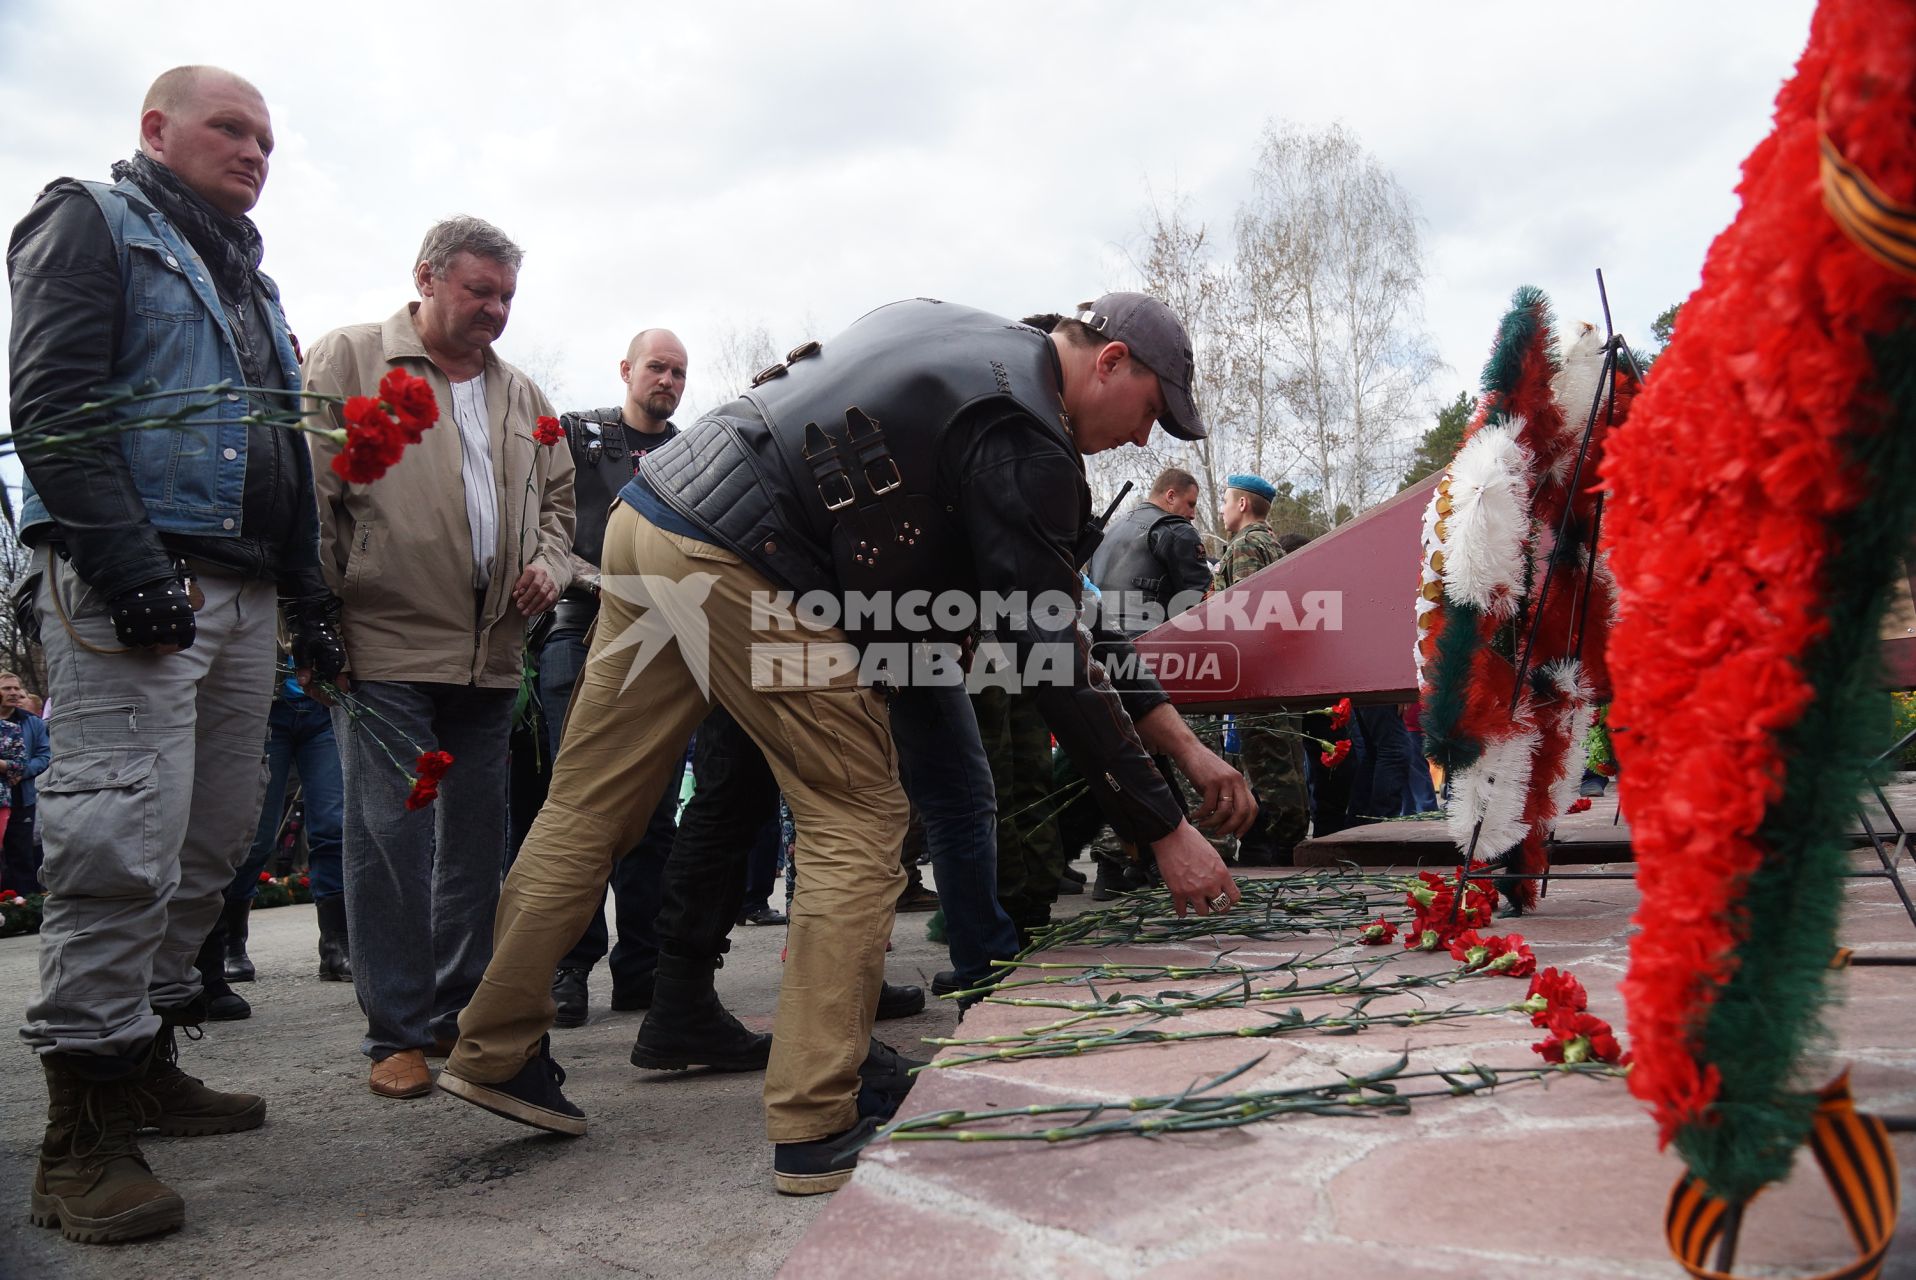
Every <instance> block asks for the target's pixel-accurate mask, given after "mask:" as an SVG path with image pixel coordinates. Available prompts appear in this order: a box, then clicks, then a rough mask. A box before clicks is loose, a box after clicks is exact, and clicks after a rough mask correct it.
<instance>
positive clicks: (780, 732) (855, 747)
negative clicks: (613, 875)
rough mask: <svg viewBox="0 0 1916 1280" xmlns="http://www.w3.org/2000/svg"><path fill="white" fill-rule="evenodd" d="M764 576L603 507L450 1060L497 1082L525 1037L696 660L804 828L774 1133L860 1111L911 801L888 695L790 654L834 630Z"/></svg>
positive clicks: (532, 1040)
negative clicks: (549, 724) (515, 842)
mask: <svg viewBox="0 0 1916 1280" xmlns="http://www.w3.org/2000/svg"><path fill="white" fill-rule="evenodd" d="M775 590H776V589H775V588H774V587H773V586H772V584H771V583H770V582H768V581H767V580H766V579H765V578H764V577H763V576H761V575H760V574H759V573H758V572H757V571H756V570H753V569H751V568H750V567H748V566H746V565H745V564H744V563H743V562H742V561H741V560H740V559H739V558H738V557H737V556H736V555H734V554H732V553H731V552H730V551H727V550H725V549H723V548H721V547H717V546H714V545H712V544H710V543H705V542H700V541H697V540H696V539H692V538H687V537H684V536H682V535H679V534H676V533H671V532H667V531H665V530H662V529H659V528H658V527H657V526H655V525H653V524H652V523H650V522H649V521H647V520H646V519H645V518H644V517H643V516H641V515H639V514H638V512H636V511H634V510H632V509H631V508H630V507H628V506H625V505H623V504H621V505H619V506H618V507H616V508H615V509H614V510H613V512H612V517H611V520H610V522H609V523H608V525H607V528H606V537H605V554H604V579H603V588H602V593H601V598H600V611H599V619H598V622H597V624H596V629H595V631H594V633H593V636H592V645H591V650H590V653H589V655H588V656H587V658H586V665H585V670H584V671H583V672H582V673H581V674H580V676H579V682H578V685H577V687H576V688H575V690H574V692H573V696H572V704H571V709H570V711H569V712H568V713H567V718H566V727H565V738H564V741H563V743H562V744H561V746H560V749H559V757H558V759H557V761H555V762H554V764H553V770H552V785H551V788H550V790H549V791H548V793H547V797H546V803H545V807H544V808H542V809H541V810H540V811H539V816H538V818H537V820H536V821H534V823H533V824H532V830H531V832H530V833H529V834H528V835H527V836H526V841H525V844H524V846H523V847H522V848H521V849H520V851H519V857H518V860H517V861H516V862H514V863H513V866H512V871H511V874H510V875H508V876H507V877H506V883H505V888H504V891H503V892H502V893H501V895H500V899H499V914H498V919H497V921H496V923H495V925H494V929H493V953H492V963H491V965H490V966H489V967H488V968H487V970H486V976H485V978H484V979H483V980H482V981H481V982H480V984H479V990H478V992H477V993H476V994H475V995H474V996H473V999H472V1003H471V1004H469V1005H467V1006H466V1011H465V1013H463V1014H462V1015H460V1018H459V1032H460V1039H459V1044H458V1047H457V1048H456V1049H455V1050H454V1051H453V1054H452V1057H451V1058H450V1059H449V1060H448V1062H447V1063H446V1069H447V1070H448V1071H450V1072H452V1073H453V1074H454V1075H456V1076H459V1077H461V1078H463V1079H467V1080H472V1081H475V1082H480V1083H497V1082H499V1081H503V1080H507V1079H510V1078H511V1077H512V1076H513V1075H515V1074H516V1073H517V1072H518V1071H519V1069H520V1068H521V1067H522V1066H523V1065H524V1063H525V1061H526V1059H527V1058H529V1057H530V1056H531V1055H532V1054H533V1053H534V1052H536V1051H537V1048H538V1043H539V1037H540V1036H542V1035H543V1034H545V1032H546V1030H547V1029H548V1028H549V1027H550V1026H551V1025H552V1018H553V1013H554V1006H553V1003H552V975H553V972H554V970H555V968H556V966H557V965H558V962H559V959H560V957H562V956H564V955H565V954H566V952H567V951H569V950H570V949H571V948H572V945H573V943H575V942H577V941H578V938H579V934H580V932H581V931H582V930H583V929H584V928H585V925H586V922H587V921H588V920H589V919H590V918H591V916H592V913H593V912H595V911H599V910H601V909H602V902H603V898H604V891H605V882H606V877H607V875H608V874H609V873H610V872H611V869H612V864H613V861H614V859H615V858H616V857H618V856H619V855H621V854H622V853H624V851H626V850H628V849H630V848H632V846H633V845H634V844H636V843H637V842H638V838H639V834H640V832H641V831H643V830H644V828H645V824H646V822H647V820H648V819H649V818H650V817H651V815H652V810H653V808H654V806H656V805H657V804H658V802H659V797H660V795H661V793H662V791H663V789H664V786H665V782H666V779H667V778H668V777H669V776H670V775H672V774H673V773H674V772H675V771H676V766H677V763H678V760H679V758H680V756H681V755H682V754H683V753H684V751H685V744H686V742H687V740H688V739H689V738H690V737H691V735H692V731H693V729H694V728H696V727H697V725H698V722H699V721H700V720H701V719H703V718H704V716H705V713H706V708H707V706H708V697H707V694H706V693H704V692H701V690H700V687H699V678H698V677H699V675H700V674H703V675H704V676H705V677H706V678H707V679H708V680H709V689H710V697H711V698H712V699H716V700H717V701H718V702H719V703H721V704H722V705H723V706H724V707H725V709H726V710H727V711H729V712H731V713H732V716H733V717H734V718H735V719H736V720H737V721H738V722H739V724H740V725H741V726H743V727H744V729H745V730H746V732H747V733H749V734H750V735H751V736H752V739H753V741H755V742H756V743H758V745H759V747H760V749H761V750H763V751H764V752H765V758H766V760H767V761H768V762H769V763H770V764H771V767H772V772H773V773H774V774H775V775H776V776H777V778H778V783H779V786H780V788H781V789H782V790H783V791H784V793H785V802H786V804H787V805H789V806H790V807H791V811H792V817H793V819H794V822H795V824H796V826H797V830H798V845H797V849H796V852H795V854H794V868H795V870H796V875H797V890H796V893H795V895H794V898H793V902H792V922H791V929H790V933H789V950H788V953H787V958H786V963H785V974H784V985H783V988H782V989H781V991H780V993H779V1000H778V1016H777V1019H776V1021H775V1023H774V1025H773V1028H772V1036H773V1039H772V1060H771V1065H770V1067H769V1069H768V1070H767V1072H766V1076H765V1110H766V1129H767V1131H768V1133H769V1135H770V1137H771V1139H772V1141H774V1142H804V1141H809V1140H811V1139H815V1138H822V1137H826V1136H828V1135H830V1134H834V1133H838V1132H840V1131H842V1130H844V1129H848V1128H850V1127H851V1126H852V1125H853V1124H854V1123H856V1122H857V1118H858V1117H857V1098H858V1065H859V1063H860V1062H862V1061H863V1060H864V1057H865V1052H866V1048H867V1044H868V1041H869V1038H870V1036H871V1027H872V1014H873V1012H874V1010H875V1008H876V1005H877V1001H878V988H879V984H880V983H881V982H882V981H883V980H884V966H885V941H886V939H887V938H888V937H889V936H890V933H891V925H892V908H893V906H894V904H895V903H896V902H897V900H898V895H899V892H900V891H901V890H902V889H903V887H904V883H905V875H904V872H903V871H902V870H901V869H900V868H899V865H898V849H899V843H900V841H901V839H902V837H903V834H904V829H905V818H906V805H905V798H904V793H903V791H902V790H901V789H900V788H899V784H898V757H897V752H896V750H895V749H894V748H893V746H892V739H891V726H890V723H889V720H888V717H887V713H886V709H885V704H884V701H883V700H882V699H881V698H880V697H879V696H878V695H877V694H875V693H873V692H872V691H871V690H869V689H862V688H860V687H859V686H858V684H857V682H856V671H855V670H853V671H849V672H841V673H839V674H835V675H832V676H830V678H826V677H825V675H824V674H823V673H821V672H818V671H814V672H813V673H812V675H811V676H810V678H807V677H806V676H805V675H804V674H803V673H801V672H800V671H797V670H794V667H797V666H800V665H802V664H801V663H798V662H794V661H793V659H794V658H795V657H797V656H799V655H798V653H797V652H796V651H798V650H801V649H804V648H806V647H811V648H813V649H815V651H816V652H817V653H818V654H819V655H820V656H823V655H824V654H825V651H826V650H827V649H831V648H838V647H842V646H844V645H845V643H846V640H845V635H844V633H843V632H842V631H840V630H837V629H836V628H833V629H829V630H823V629H817V628H803V627H802V626H801V627H799V628H798V629H794V630H779V629H777V628H776V627H775V626H774V625H773V623H772V622H771V621H770V620H769V619H767V618H766V617H764V616H763V614H762V612H761V614H760V615H759V616H756V617H755V616H754V611H753V609H752V601H753V599H754V597H755V596H757V597H758V598H760V599H770V598H771V596H772V594H773V593H774V591H775ZM755 627H756V629H755ZM841 651H842V650H841ZM641 663H642V664H643V665H642V666H641V665H639V664H641ZM635 668H636V669H635Z"/></svg>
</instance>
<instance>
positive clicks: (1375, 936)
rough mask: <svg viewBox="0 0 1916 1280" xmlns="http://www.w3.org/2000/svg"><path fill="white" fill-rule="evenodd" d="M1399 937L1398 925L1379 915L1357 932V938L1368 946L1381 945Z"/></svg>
mask: <svg viewBox="0 0 1916 1280" xmlns="http://www.w3.org/2000/svg"><path fill="white" fill-rule="evenodd" d="M1396 937H1397V926H1396V925H1394V924H1392V923H1391V922H1390V921H1388V920H1386V919H1384V917H1382V916H1378V917H1377V918H1376V919H1375V920H1373V921H1371V922H1370V923H1369V924H1367V925H1365V926H1364V927H1363V928H1362V929H1360V930H1358V932H1357V940H1358V941H1359V942H1361V943H1363V944H1364V945H1365V946H1367V947H1381V946H1383V945H1384V944H1385V943H1388V942H1391V941H1393V940H1394V939H1395V938H1396Z"/></svg>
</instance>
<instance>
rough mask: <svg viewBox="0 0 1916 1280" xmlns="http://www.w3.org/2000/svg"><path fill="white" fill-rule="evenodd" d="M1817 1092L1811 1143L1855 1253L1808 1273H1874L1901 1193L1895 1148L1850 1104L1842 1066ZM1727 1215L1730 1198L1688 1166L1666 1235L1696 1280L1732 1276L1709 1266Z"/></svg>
mask: <svg viewBox="0 0 1916 1280" xmlns="http://www.w3.org/2000/svg"><path fill="white" fill-rule="evenodd" d="M1820 1098H1821V1101H1820V1103H1819V1104H1818V1106H1817V1108H1816V1116H1815V1119H1814V1120H1813V1121H1812V1122H1811V1125H1810V1149H1811V1151H1812V1152H1814V1153H1815V1156H1816V1163H1817V1164H1819V1165H1821V1166H1822V1169H1823V1177H1824V1178H1825V1179H1826V1180H1827V1181H1828V1182H1829V1185H1830V1191H1831V1192H1832V1193H1833V1194H1834V1195H1835V1197H1836V1203H1837V1205H1838V1207H1839V1208H1841V1209H1842V1211H1843V1220H1844V1222H1845V1224H1846V1225H1847V1226H1848V1227H1849V1233H1850V1238H1851V1239H1852V1240H1854V1241H1855V1242H1856V1249H1857V1255H1858V1256H1857V1258H1856V1260H1855V1261H1854V1262H1852V1263H1850V1264H1848V1265H1847V1266H1844V1267H1840V1268H1838V1269H1837V1270H1835V1271H1826V1272H1823V1273H1822V1274H1821V1275H1820V1276H1816V1277H1814V1278H1813V1280H1877V1277H1879V1276H1881V1275H1882V1271H1883V1259H1884V1256H1885V1255H1886V1254H1887V1253H1888V1252H1889V1242H1890V1237H1892V1236H1893V1235H1895V1234H1896V1214H1897V1210H1898V1209H1899V1207H1900V1205H1901V1199H1902V1190H1901V1185H1900V1183H1899V1180H1898V1176H1897V1171H1896V1155H1895V1153H1894V1152H1893V1151H1891V1150H1890V1145H1889V1134H1888V1131H1887V1130H1886V1129H1885V1128H1884V1125H1883V1122H1882V1121H1881V1120H1879V1119H1877V1118H1876V1117H1875V1116H1871V1115H1865V1114H1863V1113H1862V1112H1860V1111H1858V1110H1857V1109H1856V1102H1855V1099H1854V1098H1852V1097H1851V1096H1850V1091H1849V1073H1848V1072H1845V1073H1844V1074H1843V1075H1841V1076H1839V1077H1837V1079H1836V1080H1835V1081H1834V1082H1833V1083H1832V1084H1831V1085H1830V1086H1829V1087H1828V1088H1826V1089H1824V1090H1823V1092H1822V1094H1821V1095H1820ZM1730 1221H1731V1214H1730V1205H1729V1204H1728V1203H1727V1202H1725V1201H1723V1200H1719V1199H1717V1198H1716V1197H1715V1196H1713V1195H1711V1194H1710V1189H1709V1188H1708V1187H1706V1186H1704V1185H1703V1183H1702V1182H1701V1181H1700V1180H1698V1179H1697V1177H1696V1176H1695V1175H1694V1174H1687V1173H1686V1174H1685V1175H1683V1178H1682V1180H1681V1181H1679V1182H1678V1183H1677V1184H1676V1186H1675V1187H1674V1188H1673V1189H1672V1190H1671V1192H1670V1205H1669V1209H1668V1211H1667V1212H1666V1213H1665V1215H1664V1223H1663V1231H1664V1238H1665V1239H1666V1240H1667V1241H1668V1242H1669V1245H1670V1252H1671V1253H1672V1254H1673V1255H1674V1256H1675V1257H1676V1260H1677V1261H1678V1262H1679V1263H1681V1264H1682V1266H1683V1269H1684V1270H1685V1271H1687V1272H1688V1273H1689V1274H1690V1275H1692V1276H1694V1277H1696V1280H1732V1277H1731V1275H1730V1273H1728V1272H1723V1271H1717V1270H1714V1269H1712V1267H1711V1265H1710V1254H1711V1251H1712V1250H1714V1249H1715V1248H1716V1245H1717V1242H1718V1241H1719V1240H1720V1239H1721V1238H1722V1236H1723V1232H1724V1230H1725V1229H1726V1228H1727V1227H1728V1225H1729V1223H1730Z"/></svg>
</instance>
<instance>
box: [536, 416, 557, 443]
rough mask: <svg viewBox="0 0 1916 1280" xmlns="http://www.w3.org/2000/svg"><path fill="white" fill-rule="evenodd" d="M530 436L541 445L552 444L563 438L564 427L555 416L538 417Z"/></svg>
mask: <svg viewBox="0 0 1916 1280" xmlns="http://www.w3.org/2000/svg"><path fill="white" fill-rule="evenodd" d="M532 438H533V439H534V440H537V441H538V442H539V443H540V444H543V445H554V444H557V443H559V441H561V440H563V439H565V428H563V427H561V426H560V425H559V420H558V419H557V418H540V419H539V420H538V421H537V422H536V423H534V424H533V427H532Z"/></svg>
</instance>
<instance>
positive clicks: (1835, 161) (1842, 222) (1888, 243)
mask: <svg viewBox="0 0 1916 1280" xmlns="http://www.w3.org/2000/svg"><path fill="white" fill-rule="evenodd" d="M1821 146H1822V152H1823V158H1822V172H1823V207H1824V208H1826V209H1828V210H1829V213H1830V217H1832V218H1834V219H1835V220H1836V225H1837V226H1839V227H1841V228H1842V229H1843V234H1844V235H1847V236H1848V237H1849V238H1850V239H1851V240H1853V241H1855V242H1856V246H1857V248H1859V249H1861V250H1862V251H1863V252H1864V253H1867V254H1868V255H1869V256H1870V257H1872V258H1874V259H1876V261H1878V262H1880V263H1882V264H1883V265H1884V266H1886V267H1888V268H1889V269H1890V270H1892V271H1900V272H1902V273H1903V274H1904V275H1916V207H1912V206H1910V205H1906V204H1903V203H1901V202H1899V201H1896V200H1893V199H1891V198H1890V197H1889V196H1888V195H1886V194H1884V192H1883V190H1882V188H1881V187H1878V186H1877V185H1876V184H1875V183H1874V182H1872V181H1870V177H1869V175H1868V174H1866V173H1864V172H1863V171H1862V170H1861V169H1859V168H1857V167H1856V166H1855V165H1853V164H1851V163H1850V162H1849V161H1848V160H1847V159H1845V158H1844V156H1843V153H1842V152H1841V151H1839V150H1837V148H1836V144H1835V143H1834V142H1832V141H1830V136H1829V134H1827V133H1824V134H1822V135H1821Z"/></svg>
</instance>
